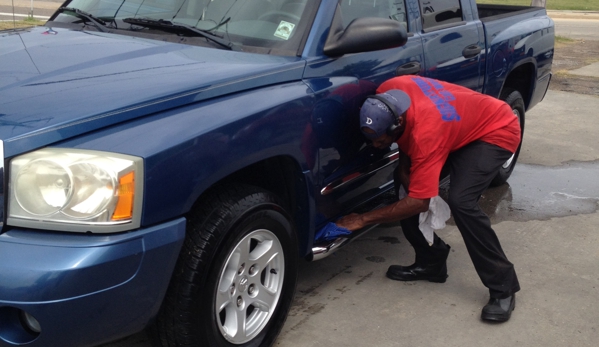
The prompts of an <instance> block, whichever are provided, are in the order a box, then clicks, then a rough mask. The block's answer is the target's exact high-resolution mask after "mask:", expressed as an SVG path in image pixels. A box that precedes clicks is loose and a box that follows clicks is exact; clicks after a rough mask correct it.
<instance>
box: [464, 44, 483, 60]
mask: <svg viewBox="0 0 599 347" xmlns="http://www.w3.org/2000/svg"><path fill="white" fill-rule="evenodd" d="M480 51H482V49H481V48H480V47H478V45H476V44H474V45H470V46H468V47H466V48H464V50H463V51H462V55H463V56H464V58H466V59H470V58H474V57H476V56H477V55H479V54H480Z"/></svg>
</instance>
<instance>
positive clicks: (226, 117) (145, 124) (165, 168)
mask: <svg viewBox="0 0 599 347" xmlns="http://www.w3.org/2000/svg"><path fill="white" fill-rule="evenodd" d="M313 99H314V97H313V96H312V95H311V91H310V90H309V88H308V87H307V86H306V85H305V84H304V83H303V82H299V81H298V82H292V83H287V84H282V85H275V86H270V87H266V88H261V89H256V90H252V91H247V92H243V93H238V94H234V95H229V96H226V97H222V98H218V99H212V100H209V101H206V102H202V103H198V104H194V105H190V106H186V107H182V108H179V109H174V110H170V111H167V112H163V113H160V114H157V115H154V116H150V117H147V118H143V119H138V120H135V121H132V122H129V123H127V124H123V125H119V126H116V127H113V128H111V129H105V130H102V131H100V132H97V133H94V134H93V135H89V136H85V137H83V138H80V139H76V140H72V141H67V142H65V143H62V144H61V146H64V147H75V148H87V149H96V150H105V151H113V152H119V153H127V154H131V155H137V156H141V157H143V158H144V165H145V174H146V176H145V191H144V214H143V216H142V225H151V224H155V223H158V222H161V221H164V220H169V219H172V218H175V217H178V216H181V215H183V214H185V213H186V212H188V211H189V210H190V208H191V206H192V205H193V203H194V202H195V201H196V200H197V199H198V197H199V196H200V195H201V194H202V193H203V192H204V191H205V190H206V189H208V188H209V187H211V186H212V185H213V184H215V183H216V182H218V181H220V180H221V179H223V178H224V177H227V176H229V175H231V174H232V173H234V172H236V171H238V170H240V169H242V168H244V167H247V166H249V165H251V164H253V163H256V162H259V161H261V160H264V159H266V158H270V157H275V156H287V157H291V158H293V160H294V161H296V162H297V163H298V166H299V167H300V168H301V169H302V171H306V170H309V169H310V165H309V164H310V162H313V160H314V158H310V156H311V155H314V153H309V152H307V151H305V150H304V151H302V141H303V138H305V137H306V133H307V132H308V130H309V124H310V119H309V118H310V111H311V109H312V106H313ZM304 147H305V146H304Z"/></svg>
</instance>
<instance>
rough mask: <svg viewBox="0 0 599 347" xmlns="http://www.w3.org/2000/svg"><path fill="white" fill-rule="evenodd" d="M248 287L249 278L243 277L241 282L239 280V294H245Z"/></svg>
mask: <svg viewBox="0 0 599 347" xmlns="http://www.w3.org/2000/svg"><path fill="white" fill-rule="evenodd" d="M247 287H248V278H247V277H245V276H243V277H242V278H241V279H240V280H239V292H240V293H243V292H245V290H246V289H247Z"/></svg>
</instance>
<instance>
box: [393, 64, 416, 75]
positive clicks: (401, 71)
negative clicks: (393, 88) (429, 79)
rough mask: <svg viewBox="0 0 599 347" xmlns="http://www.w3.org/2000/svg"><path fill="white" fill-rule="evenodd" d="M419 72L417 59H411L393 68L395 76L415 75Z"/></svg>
mask: <svg viewBox="0 0 599 347" xmlns="http://www.w3.org/2000/svg"><path fill="white" fill-rule="evenodd" d="M418 73H420V62H419V61H411V62H409V63H407V64H403V65H402V66H399V67H397V69H395V76H403V75H416V74H418Z"/></svg>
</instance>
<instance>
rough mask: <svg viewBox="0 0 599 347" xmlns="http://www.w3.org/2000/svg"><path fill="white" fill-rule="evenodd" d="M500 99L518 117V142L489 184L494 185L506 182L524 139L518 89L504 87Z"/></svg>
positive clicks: (521, 104) (522, 107) (522, 115)
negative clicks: (514, 150)
mask: <svg viewBox="0 0 599 347" xmlns="http://www.w3.org/2000/svg"><path fill="white" fill-rule="evenodd" d="M500 99H501V100H503V101H505V102H506V103H507V104H508V105H510V107H511V108H512V112H514V115H515V116H516V117H517V118H518V121H519V122H520V144H519V145H518V148H517V149H516V152H515V153H514V154H513V155H512V156H511V157H510V158H509V159H508V160H506V162H505V163H503V165H502V166H501V168H500V169H499V172H498V173H497V176H495V178H493V181H492V182H491V185H492V186H494V187H496V186H500V185H502V184H504V183H506V182H507V180H508V178H510V175H511V174H512V171H514V167H515V166H516V161H517V160H518V155H519V154H520V148H521V147H522V140H523V139H524V99H523V98H522V95H521V94H520V92H519V91H517V90H514V89H506V90H504V91H503V92H502V93H501V96H500Z"/></svg>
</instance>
